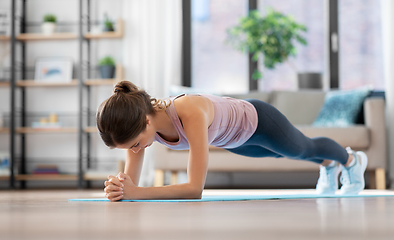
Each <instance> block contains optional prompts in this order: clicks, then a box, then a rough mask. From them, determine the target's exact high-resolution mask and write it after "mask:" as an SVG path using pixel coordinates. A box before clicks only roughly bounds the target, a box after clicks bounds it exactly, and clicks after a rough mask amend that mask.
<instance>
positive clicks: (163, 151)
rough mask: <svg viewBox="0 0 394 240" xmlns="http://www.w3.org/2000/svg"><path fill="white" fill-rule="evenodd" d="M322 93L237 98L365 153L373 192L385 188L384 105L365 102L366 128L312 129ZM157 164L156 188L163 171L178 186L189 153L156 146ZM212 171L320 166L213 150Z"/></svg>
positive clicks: (373, 100)
mask: <svg viewBox="0 0 394 240" xmlns="http://www.w3.org/2000/svg"><path fill="white" fill-rule="evenodd" d="M325 94H326V92H322V91H309V90H308V91H297V92H291V91H273V92H270V93H265V92H256V93H251V94H248V95H242V96H234V97H238V98H255V99H260V100H262V101H265V102H268V103H270V104H272V105H273V106H275V107H276V108H277V109H279V110H280V111H281V112H282V113H283V114H284V115H285V116H286V117H287V118H288V119H289V120H290V122H291V123H292V124H294V125H295V126H296V127H297V128H298V129H300V131H301V132H303V133H304V134H305V135H306V136H308V137H317V136H326V137H329V138H331V139H333V140H335V141H337V142H338V143H339V144H340V145H341V146H343V147H347V146H350V147H351V148H352V149H354V150H362V151H364V152H365V153H366V154H367V155H368V159H369V164H368V167H367V172H368V174H370V178H369V179H370V182H369V183H368V185H369V186H370V187H371V188H377V189H385V188H386V181H385V180H386V169H387V153H386V124H385V102H384V99H383V98H380V97H370V98H367V99H366V100H365V101H364V122H365V123H364V124H357V125H354V126H350V127H342V128H341V127H313V126H312V123H313V121H314V120H315V118H316V117H317V115H318V114H319V111H320V109H321V107H322V106H323V103H324V97H325ZM157 145H159V146H156V149H157V151H156V152H155V154H156V157H155V159H156V161H155V172H156V175H155V186H160V185H163V178H164V171H171V172H172V175H171V176H172V177H171V184H173V183H176V181H177V179H176V176H177V174H176V173H177V171H185V170H186V168H187V161H188V151H174V150H170V149H168V148H166V147H165V146H162V145H160V144H157ZM208 169H209V171H225V172H234V171H240V172H242V171H261V172H268V171H272V172H280V171H318V169H319V165H317V164H315V163H311V162H308V161H297V160H291V159H285V158H279V159H278V158H250V157H243V156H240V155H236V154H232V153H230V152H228V151H226V150H223V149H219V148H215V147H210V154H209V167H208Z"/></svg>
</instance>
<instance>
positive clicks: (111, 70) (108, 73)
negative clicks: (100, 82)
mask: <svg viewBox="0 0 394 240" xmlns="http://www.w3.org/2000/svg"><path fill="white" fill-rule="evenodd" d="M99 68H100V75H101V78H114V75H115V66H110V65H105V66H100V67H99Z"/></svg>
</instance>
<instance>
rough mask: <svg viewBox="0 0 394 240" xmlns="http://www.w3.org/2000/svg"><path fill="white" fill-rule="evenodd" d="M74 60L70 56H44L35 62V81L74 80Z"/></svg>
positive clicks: (64, 81)
mask: <svg viewBox="0 0 394 240" xmlns="http://www.w3.org/2000/svg"><path fill="white" fill-rule="evenodd" d="M72 73H73V61H72V59H71V58H68V57H43V58H38V59H37V60H36V63H35V73H34V81H36V82H51V83H67V82H71V81H72Z"/></svg>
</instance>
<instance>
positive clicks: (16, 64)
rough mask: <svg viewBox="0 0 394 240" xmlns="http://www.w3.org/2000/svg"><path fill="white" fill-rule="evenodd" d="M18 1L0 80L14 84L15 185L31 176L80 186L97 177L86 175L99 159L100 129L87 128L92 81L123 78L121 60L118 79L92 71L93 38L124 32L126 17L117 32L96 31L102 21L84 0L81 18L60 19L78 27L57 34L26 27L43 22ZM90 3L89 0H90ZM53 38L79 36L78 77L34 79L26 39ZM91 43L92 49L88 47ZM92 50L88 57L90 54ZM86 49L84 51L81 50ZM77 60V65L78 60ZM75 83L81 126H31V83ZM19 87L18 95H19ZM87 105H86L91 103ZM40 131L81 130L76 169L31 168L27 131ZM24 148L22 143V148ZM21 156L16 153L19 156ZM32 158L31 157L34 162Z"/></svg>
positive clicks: (103, 82)
mask: <svg viewBox="0 0 394 240" xmlns="http://www.w3.org/2000/svg"><path fill="white" fill-rule="evenodd" d="M16 2H17V1H13V0H11V23H10V24H11V36H10V37H7V36H0V40H3V41H10V42H11V67H10V68H9V69H6V72H9V74H10V77H9V79H10V80H9V81H8V82H7V83H4V84H2V82H0V87H2V86H3V85H4V87H9V88H10V92H11V101H10V109H11V113H10V120H9V122H10V124H9V125H10V126H9V127H7V128H4V129H3V130H4V131H5V132H9V134H10V135H11V139H10V141H11V142H10V159H11V161H10V162H11V164H10V165H11V167H10V169H11V171H10V176H9V182H10V187H11V188H15V181H20V182H21V187H22V188H24V187H25V181H29V180H76V181H78V187H79V188H83V187H84V185H85V184H84V183H87V186H89V181H90V180H93V179H92V178H85V177H84V169H85V168H86V169H89V167H90V166H91V164H95V162H97V159H96V158H94V157H92V156H91V140H90V135H91V134H89V133H92V132H95V130H94V129H91V128H88V127H86V126H90V125H91V123H92V120H93V119H94V117H93V116H92V114H87V113H91V109H90V108H89V106H90V98H91V93H90V88H91V87H93V86H99V85H112V84H114V83H115V82H116V81H118V79H119V78H122V68H121V66H119V67H118V66H117V69H118V70H117V79H105V80H101V81H98V80H97V79H95V77H96V76H95V75H94V76H92V72H94V71H97V66H96V65H97V64H91V63H92V59H91V46H90V41H95V40H97V39H104V38H105V39H113V38H122V37H123V21H122V20H118V21H117V22H116V23H115V26H116V32H111V33H102V34H91V33H90V30H91V26H94V25H99V24H101V22H100V21H98V20H90V2H91V0H79V10H78V11H79V12H78V19H77V21H75V22H74V21H70V22H58V23H57V25H59V26H75V27H76V28H77V31H76V32H75V33H56V34H54V35H52V36H44V35H43V34H40V33H32V32H29V31H28V30H27V29H29V30H30V29H32V30H34V27H38V26H40V25H41V23H40V22H34V21H27V19H26V13H27V11H26V8H27V6H26V1H24V0H20V4H19V3H18V4H17V3H16ZM85 3H86V4H85ZM16 6H18V8H21V9H20V10H21V11H20V12H21V16H15V13H16V12H19V11H16V10H17V7H16ZM16 24H18V25H19V29H20V33H18V34H17V33H16V30H15V29H16ZM50 40H68V41H78V52H79V54H78V57H77V63H76V64H75V65H76V71H75V74H76V75H75V77H74V80H73V81H72V82H71V83H67V84H60V85H59V84H39V83H37V82H34V81H33V80H29V77H30V78H31V76H32V75H31V73H32V72H34V67H32V66H27V63H26V62H27V61H26V54H27V51H26V44H27V42H29V41H50ZM17 46H18V47H20V48H21V51H18V58H19V60H17V51H16V47H17ZM86 48H87V49H86ZM86 50H87V59H86V57H85V58H84V56H85V53H86ZM82 53H84V54H82ZM75 65H74V66H75ZM6 77H7V76H6ZM64 86H67V87H74V88H75V89H76V90H77V91H78V98H79V102H78V110H77V114H76V115H75V117H77V120H76V126H74V127H73V128H60V129H53V130H38V129H34V128H30V127H28V125H29V123H28V122H29V120H28V118H29V117H31V116H32V113H31V112H28V111H27V107H26V106H27V104H26V90H27V89H28V88H31V87H64ZM16 91H20V95H19V94H18V97H19V98H20V99H19V101H16V96H17V95H16ZM84 99H88V100H87V101H88V102H87V103H85V102H84V101H86V100H84ZM16 102H18V103H19V104H20V106H18V107H17V106H16ZM86 106H87V107H86ZM39 114H40V113H39V112H35V113H34V114H33V115H34V116H37V115H39ZM35 133H40V134H41V133H45V134H49V133H72V134H77V135H78V140H77V144H78V145H77V148H78V159H77V161H76V163H74V164H76V165H77V169H76V172H77V174H68V175H61V176H60V175H59V176H53V178H51V177H48V179H45V176H36V175H31V174H28V173H27V165H28V162H27V160H29V159H31V158H28V156H26V135H27V134H35ZM16 135H18V136H19V138H18V141H20V152H19V154H18V156H17V153H16V149H17V148H16ZM18 149H19V148H18ZM16 156H17V157H16ZM29 164H30V163H29ZM16 165H18V169H19V173H18V174H16V173H15V172H14V171H13V170H14V169H15V166H16Z"/></svg>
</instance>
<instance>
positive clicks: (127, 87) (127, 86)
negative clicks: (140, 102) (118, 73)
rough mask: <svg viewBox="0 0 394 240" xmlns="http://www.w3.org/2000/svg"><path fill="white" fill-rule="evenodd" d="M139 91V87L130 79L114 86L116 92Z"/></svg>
mask: <svg viewBox="0 0 394 240" xmlns="http://www.w3.org/2000/svg"><path fill="white" fill-rule="evenodd" d="M136 91H139V89H138V87H137V86H136V85H134V84H133V83H131V82H129V81H120V82H118V83H117V84H116V85H115V87H114V93H131V92H136Z"/></svg>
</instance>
